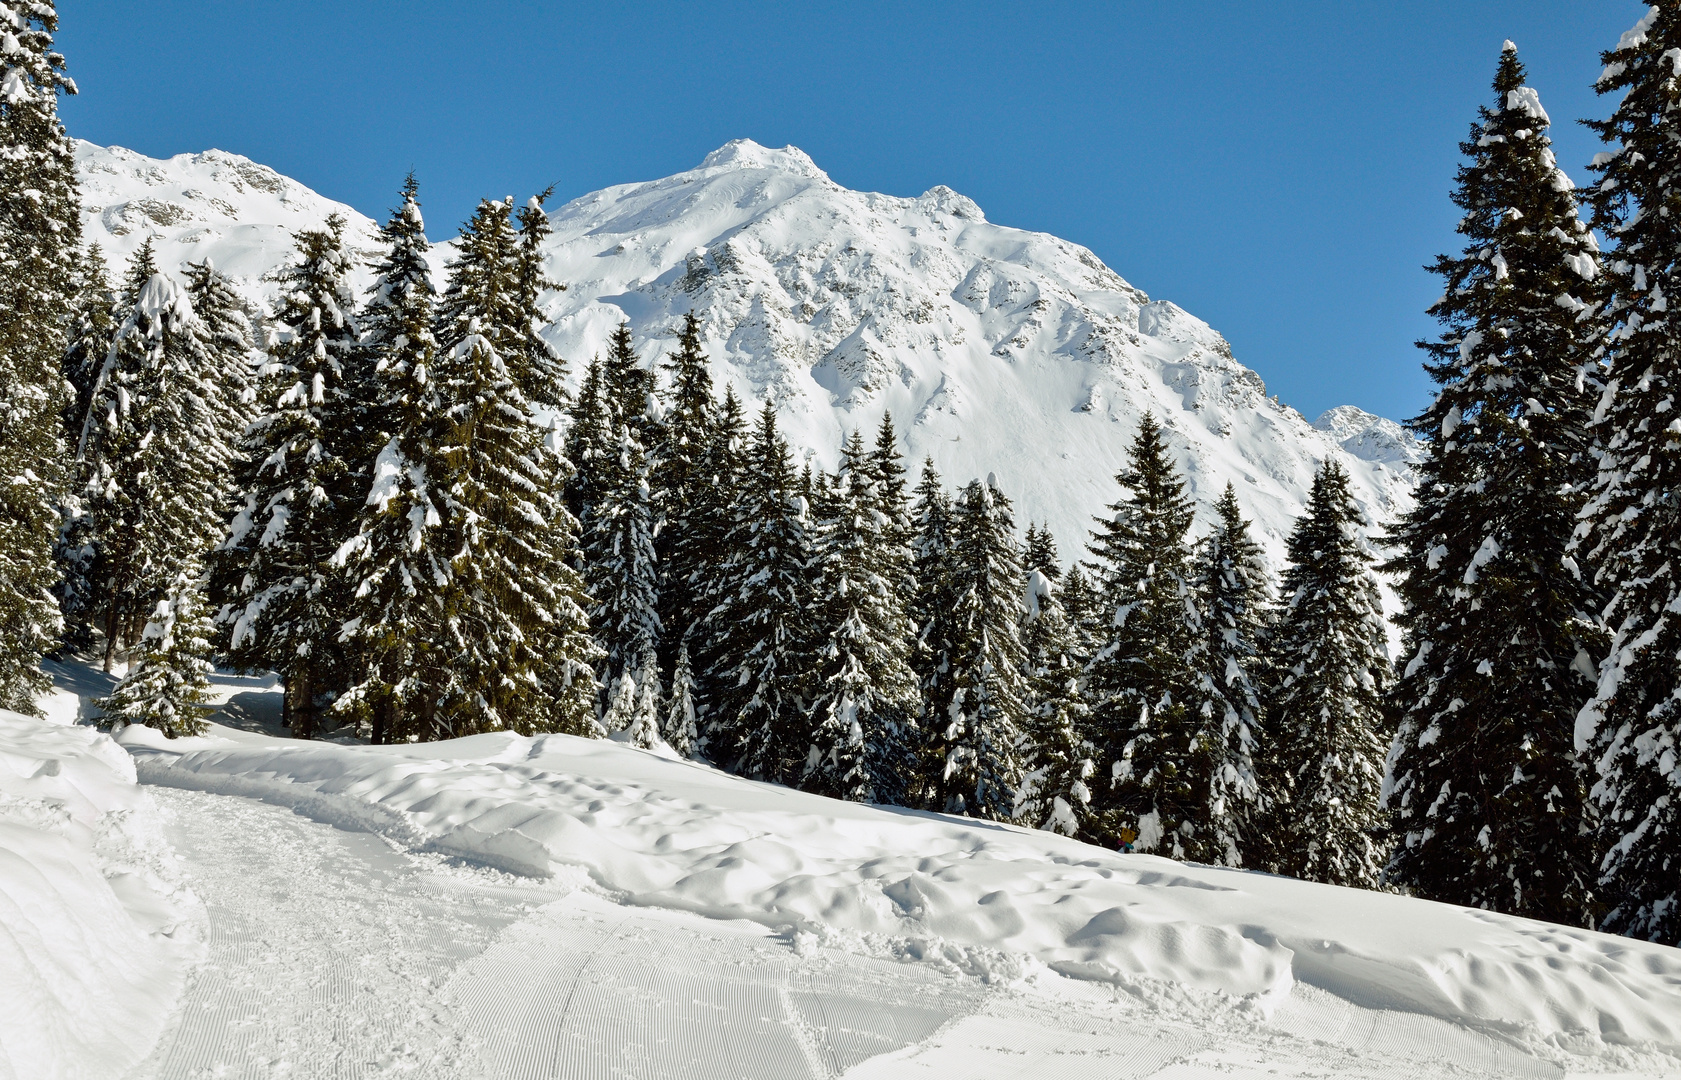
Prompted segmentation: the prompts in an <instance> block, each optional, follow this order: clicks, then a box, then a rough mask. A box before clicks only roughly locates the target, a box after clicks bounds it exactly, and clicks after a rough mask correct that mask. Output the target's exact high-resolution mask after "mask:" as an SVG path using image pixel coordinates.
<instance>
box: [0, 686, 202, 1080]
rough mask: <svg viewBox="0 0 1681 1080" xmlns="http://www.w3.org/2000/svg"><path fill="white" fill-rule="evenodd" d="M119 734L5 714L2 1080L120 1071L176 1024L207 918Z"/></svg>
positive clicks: (0, 869) (0, 776) (0, 749)
mask: <svg viewBox="0 0 1681 1080" xmlns="http://www.w3.org/2000/svg"><path fill="white" fill-rule="evenodd" d="M134 781H135V773H134V764H133V761H132V760H131V759H130V757H129V755H128V754H126V753H124V752H123V750H122V748H121V747H119V746H118V745H117V744H116V743H114V742H113V741H111V739H110V738H109V737H107V736H105V735H101V734H99V733H98V732H96V731H93V730H91V729H88V728H85V727H70V726H64V725H59V724H54V723H51V722H48V721H42V720H34V719H31V718H29V717H26V716H20V715H18V714H17V713H12V712H5V711H3V710H0V1078H4V1080H46V1078H53V1077H64V1078H66V1080H70V1078H75V1080H93V1078H98V1077H107V1076H118V1075H121V1074H122V1073H123V1072H125V1071H126V1070H127V1069H128V1068H129V1067H130V1066H131V1065H133V1064H134V1063H135V1062H136V1061H138V1060H139V1059H140V1058H142V1057H144V1056H145V1055H146V1053H147V1051H148V1050H150V1049H151V1046H152V1044H153V1042H155V1041H156V1039H157V1037H158V1035H159V1033H160V1032H161V1031H162V1030H163V1027H164V1024H165V1022H166V1020H167V1019H168V1016H169V1012H170V1009H171V1008H172V1006H173V1005H174V1002H175V1000H176V998H177V997H178V996H179V994H180V992H181V987H182V985H183V980H184V976H185V972H186V969H187V967H188V965H189V964H190V963H191V962H192V961H193V960H194V959H195V958H196V957H197V956H198V955H199V953H200V950H201V948H202V933H201V919H202V913H201V911H200V909H199V907H198V905H197V902H196V901H195V900H194V899H193V896H192V894H191V893H190V892H188V891H186V890H185V889H183V888H182V887H181V886H180V885H179V884H178V881H177V879H176V876H175V873H174V867H173V864H172V858H171V856H170V855H169V854H168V849H167V845H166V843H165V841H164V840H163V837H162V833H161V832H160V831H159V829H158V827H157V823H156V822H155V820H153V817H152V814H151V804H150V800H149V797H148V796H147V795H146V794H145V793H144V792H142V791H141V790H140V789H139V788H137V787H136V786H135V782H134Z"/></svg>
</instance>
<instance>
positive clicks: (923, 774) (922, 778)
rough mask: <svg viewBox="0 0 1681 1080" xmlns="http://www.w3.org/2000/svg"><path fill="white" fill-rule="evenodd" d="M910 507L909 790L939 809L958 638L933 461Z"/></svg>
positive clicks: (945, 502)
mask: <svg viewBox="0 0 1681 1080" xmlns="http://www.w3.org/2000/svg"><path fill="white" fill-rule="evenodd" d="M915 494H916V501H915V502H914V503H913V504H912V507H911V520H912V522H913V524H914V526H915V530H916V533H915V540H914V542H913V547H912V563H911V572H912V585H913V588H912V591H911V594H910V605H909V607H910V616H911V624H912V628H913V629H914V631H915V634H916V639H915V641H914V643H913V645H912V651H911V670H912V671H913V672H915V673H916V677H917V685H918V686H919V688H920V689H921V696H922V716H921V730H922V733H923V736H924V737H923V739H922V741H921V744H920V747H917V748H913V753H914V754H915V760H916V768H915V769H914V770H913V783H912V788H911V792H910V798H911V805H914V806H922V807H926V808H929V809H934V810H938V809H940V808H941V806H942V805H943V803H942V798H943V797H942V796H941V794H940V784H941V778H942V776H943V774H944V773H945V754H944V753H943V751H942V750H941V746H940V741H939V738H938V737H937V736H938V735H939V733H940V732H943V731H945V729H946V724H947V717H948V716H949V714H950V711H951V699H952V694H953V693H954V692H955V687H954V684H953V669H952V662H953V654H952V650H953V648H954V643H955V641H956V638H957V628H956V624H955V621H954V620H955V619H956V612H955V606H954V603H953V601H954V599H955V592H954V584H953V578H952V561H951V560H952V547H953V545H954V543H955V540H954V535H953V528H954V524H953V508H952V502H951V496H950V495H948V494H946V490H945V488H944V487H943V486H942V484H941V482H940V474H939V472H938V470H936V469H935V468H934V460H933V459H932V458H925V459H924V460H923V462H922V478H921V479H920V480H919V481H918V482H917V485H916V492H915Z"/></svg>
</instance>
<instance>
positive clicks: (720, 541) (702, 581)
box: [684, 387, 748, 762]
mask: <svg viewBox="0 0 1681 1080" xmlns="http://www.w3.org/2000/svg"><path fill="white" fill-rule="evenodd" d="M747 442H748V440H747V421H746V419H745V417H744V416H743V413H742V408H741V401H740V400H739V399H738V398H737V397H736V396H735V390H734V389H733V388H731V387H725V388H724V403H723V404H722V405H721V406H720V407H719V409H718V417H717V422H716V423H715V424H714V425H713V427H712V432H711V434H710V436H709V437H708V439H707V443H706V448H705V452H704V453H703V454H702V458H701V460H702V465H701V475H700V480H699V482H698V483H697V485H696V487H695V489H694V502H693V506H692V509H691V512H690V514H689V520H688V526H687V527H688V531H689V534H690V535H689V538H688V539H686V540H685V541H684V543H685V545H686V546H688V547H689V558H690V561H689V565H688V567H687V568H686V569H687V574H688V578H687V586H686V587H687V588H688V590H689V594H690V595H691V596H692V597H694V600H693V603H694V604H695V607H694V612H693V615H692V617H691V619H690V621H689V625H688V628H687V630H685V631H684V633H685V634H686V635H687V636H688V637H690V638H691V639H692V640H691V641H690V645H691V648H692V650H693V652H694V659H695V704H696V708H697V709H699V711H700V714H701V717H702V724H701V730H702V734H703V741H704V739H705V732H706V729H707V727H708V726H709V723H708V716H709V714H715V713H716V712H718V711H719V710H720V709H722V708H723V706H724V699H725V698H726V697H727V695H728V690H729V686H728V684H727V679H728V675H727V674H726V672H727V670H728V667H729V665H728V664H726V663H725V657H724V656H723V655H722V654H721V653H720V652H719V651H718V650H719V648H721V647H722V646H723V645H725V644H726V643H727V642H728V640H729V635H728V634H726V633H724V630H725V629H726V628H725V627H723V626H720V625H719V624H718V622H717V621H716V620H715V619H713V617H712V610H713V608H714V607H716V606H717V604H718V602H719V600H720V598H721V597H722V596H723V594H724V588H725V586H724V580H725V570H724V567H725V562H726V555H727V554H728V549H726V548H725V546H724V545H725V542H726V539H727V537H728V535H729V531H730V527H731V523H732V522H733V521H734V518H735V512H736V509H737V503H738V501H739V496H740V494H741V490H742V485H743V484H744V483H745V482H746V477H745V475H744V472H743V458H744V456H745V450H746V447H747ZM717 753H719V750H718V748H716V747H714V748H712V749H711V750H710V751H708V756H709V757H710V759H711V760H713V761H714V762H718V761H719V759H718V758H717V757H716V756H715V755H716V754H717Z"/></svg>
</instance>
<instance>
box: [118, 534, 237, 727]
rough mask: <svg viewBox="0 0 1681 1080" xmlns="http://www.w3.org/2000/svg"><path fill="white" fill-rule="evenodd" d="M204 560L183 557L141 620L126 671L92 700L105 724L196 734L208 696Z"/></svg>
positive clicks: (208, 632)
mask: <svg viewBox="0 0 1681 1080" xmlns="http://www.w3.org/2000/svg"><path fill="white" fill-rule="evenodd" d="M204 585H205V582H204V562H203V560H202V559H201V558H200V557H198V556H196V555H195V556H193V557H191V558H189V559H187V560H186V561H185V562H184V563H183V565H182V566H181V568H180V569H179V570H178V571H176V574H175V577H174V580H172V581H171V582H170V584H169V586H168V588H166V589H165V590H164V593H163V596H162V597H161V598H160V599H159V600H158V603H157V608H156V609H155V610H154V611H153V612H152V616H151V618H150V619H148V620H147V622H146V628H145V630H144V631H142V633H141V635H140V641H139V643H138V645H137V647H136V648H135V650H134V654H133V655H132V656H131V657H130V662H129V666H128V673H127V674H126V675H124V676H123V678H122V681H120V682H118V683H117V685H116V688H115V689H113V690H112V691H111V695H110V696H109V697H106V698H101V699H100V700H98V701H97V702H95V703H94V704H95V705H96V706H97V707H98V709H99V710H100V713H101V717H100V721H99V726H100V727H101V728H104V729H106V730H110V729H111V728H112V727H117V726H121V725H124V724H143V725H145V726H146V727H152V728H156V729H158V730H159V731H161V732H163V733H164V734H165V735H166V736H168V737H169V738H171V739H174V738H178V737H180V736H182V735H202V734H203V733H204V730H205V723H204V718H205V717H206V716H208V715H209V714H210V706H208V705H207V704H205V702H206V700H207V699H208V698H209V697H210V674H211V672H212V671H213V670H214V669H213V668H212V667H211V664H210V660H209V656H210V636H211V633H212V627H211V625H210V613H209V611H208V610H207V608H206V606H205V598H204Z"/></svg>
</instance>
